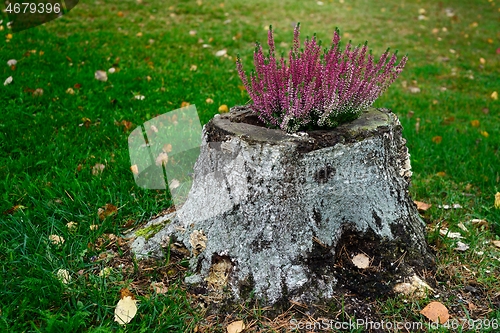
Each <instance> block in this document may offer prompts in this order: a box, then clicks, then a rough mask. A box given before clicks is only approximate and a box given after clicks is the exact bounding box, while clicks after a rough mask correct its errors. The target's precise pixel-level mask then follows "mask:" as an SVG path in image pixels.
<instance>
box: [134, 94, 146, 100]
mask: <svg viewBox="0 0 500 333" xmlns="http://www.w3.org/2000/svg"><path fill="white" fill-rule="evenodd" d="M134 98H135V99H138V100H140V101H143V100H144V99H145V98H146V97H144V95H135V96H134Z"/></svg>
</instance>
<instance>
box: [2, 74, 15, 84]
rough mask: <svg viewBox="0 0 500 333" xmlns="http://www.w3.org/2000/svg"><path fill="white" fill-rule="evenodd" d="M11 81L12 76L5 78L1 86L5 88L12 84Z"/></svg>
mask: <svg viewBox="0 0 500 333" xmlns="http://www.w3.org/2000/svg"><path fill="white" fill-rule="evenodd" d="M12 81H13V78H12V76H9V77H8V78H6V79H5V81H4V83H3V85H4V86H6V85H8V84H11V83H12Z"/></svg>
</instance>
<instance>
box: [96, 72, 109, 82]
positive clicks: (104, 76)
mask: <svg viewBox="0 0 500 333" xmlns="http://www.w3.org/2000/svg"><path fill="white" fill-rule="evenodd" d="M94 77H95V78H96V80H99V81H102V82H106V81H108V74H107V73H106V72H105V71H101V70H98V71H96V72H95V74H94Z"/></svg>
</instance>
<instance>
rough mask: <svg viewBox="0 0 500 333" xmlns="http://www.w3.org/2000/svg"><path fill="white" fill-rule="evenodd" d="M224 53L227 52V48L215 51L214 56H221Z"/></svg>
mask: <svg viewBox="0 0 500 333" xmlns="http://www.w3.org/2000/svg"><path fill="white" fill-rule="evenodd" d="M226 54H227V50H226V49H223V50H220V51H217V52H215V56H216V57H222V56H224V55H226Z"/></svg>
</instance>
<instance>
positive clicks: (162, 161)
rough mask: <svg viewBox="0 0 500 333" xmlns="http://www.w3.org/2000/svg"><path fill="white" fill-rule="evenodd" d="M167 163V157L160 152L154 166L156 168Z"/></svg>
mask: <svg viewBox="0 0 500 333" xmlns="http://www.w3.org/2000/svg"><path fill="white" fill-rule="evenodd" d="M167 163H168V155H167V153H165V152H161V153H160V154H159V155H158V157H156V160H155V164H156V165H157V166H161V165H166V164H167Z"/></svg>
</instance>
